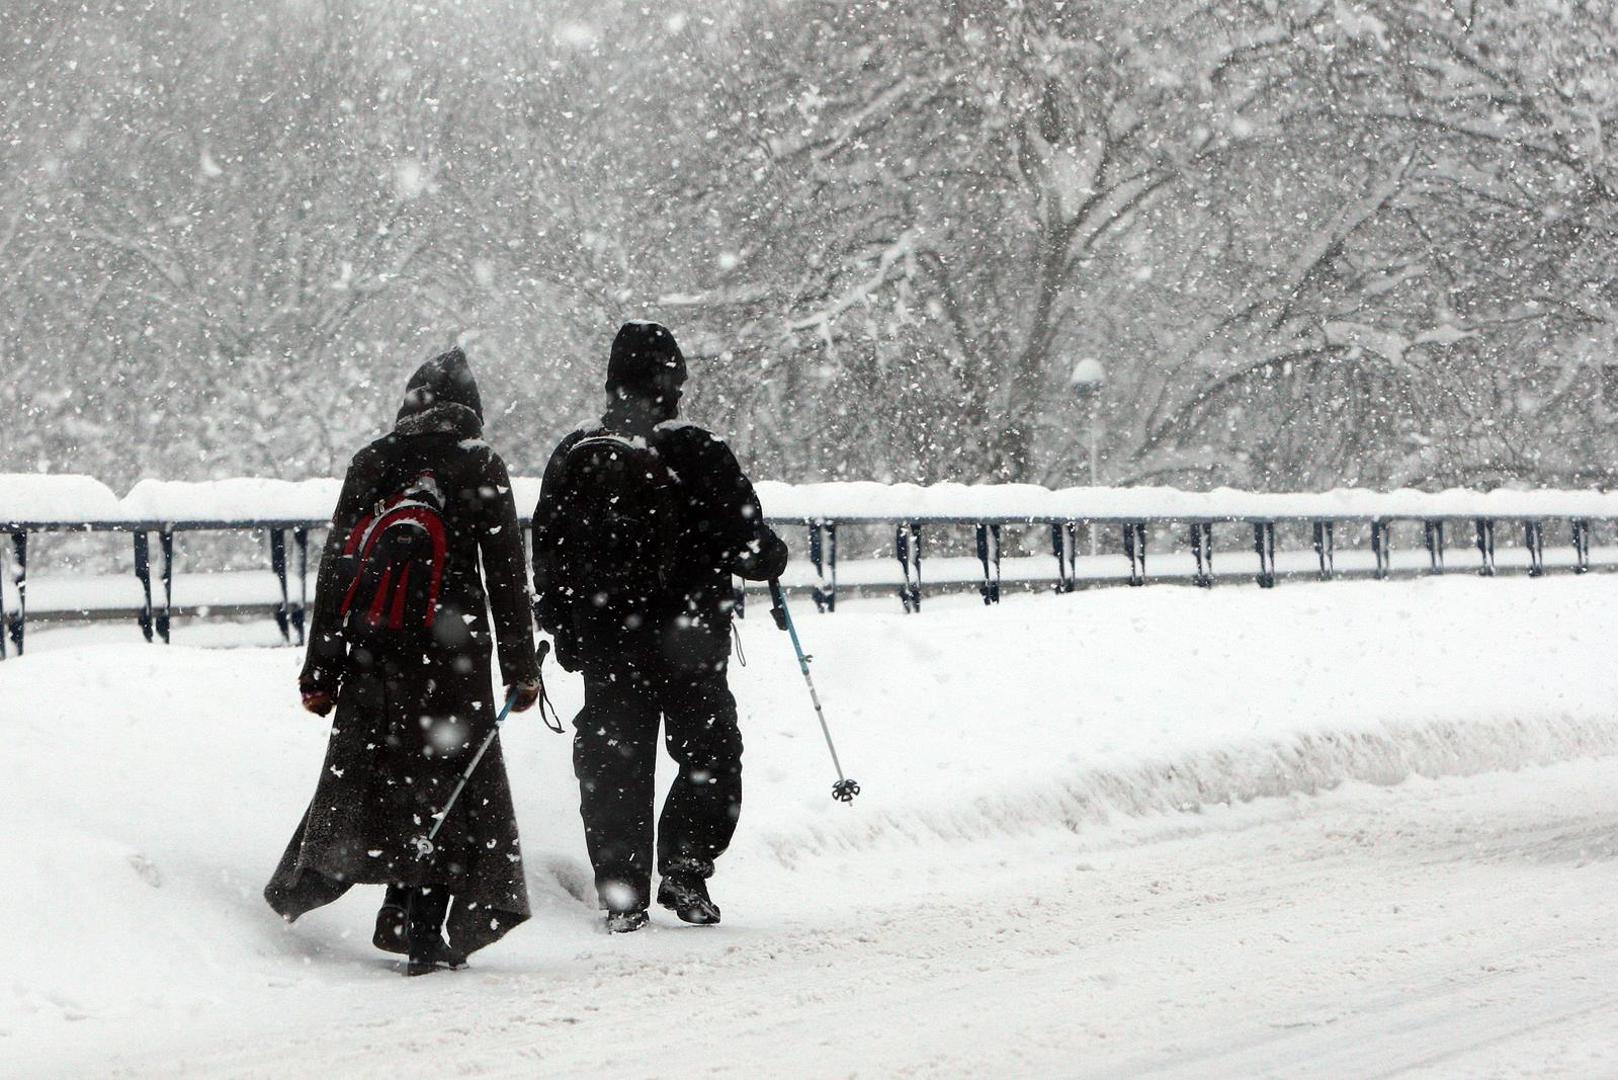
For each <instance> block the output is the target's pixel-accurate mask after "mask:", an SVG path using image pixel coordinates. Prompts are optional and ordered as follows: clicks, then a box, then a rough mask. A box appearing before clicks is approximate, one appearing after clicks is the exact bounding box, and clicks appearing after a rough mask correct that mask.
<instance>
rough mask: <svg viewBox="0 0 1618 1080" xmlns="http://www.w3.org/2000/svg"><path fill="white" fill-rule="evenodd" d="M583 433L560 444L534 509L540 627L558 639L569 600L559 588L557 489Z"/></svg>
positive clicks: (548, 466)
mask: <svg viewBox="0 0 1618 1080" xmlns="http://www.w3.org/2000/svg"><path fill="white" fill-rule="evenodd" d="M581 435H582V433H581V432H574V433H573V434H571V435H569V436H568V437H567V438H565V439H563V440H562V441H561V442H560V443H558V444H557V447H556V449H555V450H554V451H553V452H552V453H551V460H550V461H549V462H548V463H547V464H546V466H545V475H544V478H543V479H542V480H541V481H540V489H539V503H538V504H537V505H536V506H535V507H534V519H533V520H534V526H533V527H534V595H535V596H536V597H537V598H538V604H537V605H536V609H537V611H538V612H539V627H540V629H541V630H544V631H545V632H546V633H547V634H551V635H553V636H554V635H556V634H558V633H560V632H561V631H563V630H564V629H566V627H567V620H568V618H569V615H568V610H569V609H568V604H567V598H566V597H565V596H563V595H562V590H561V588H560V586H559V585H558V584H557V581H558V575H557V569H558V567H557V554H556V544H555V539H556V524H557V514H558V509H559V508H558V506H557V495H556V492H557V485H558V482H559V481H560V479H561V476H562V467H563V465H564V463H565V462H566V461H567V455H568V452H569V451H570V450H572V449H573V444H574V443H576V442H578V441H579V439H580V437H581Z"/></svg>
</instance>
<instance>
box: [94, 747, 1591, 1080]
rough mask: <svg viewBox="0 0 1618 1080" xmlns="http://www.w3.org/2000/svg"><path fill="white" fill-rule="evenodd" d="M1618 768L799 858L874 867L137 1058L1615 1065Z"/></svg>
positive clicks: (177, 1066)
mask: <svg viewBox="0 0 1618 1080" xmlns="http://www.w3.org/2000/svg"><path fill="white" fill-rule="evenodd" d="M1613 791H1618V761H1613V760H1604V761H1601V762H1589V763H1580V764H1576V765H1564V766H1551V767H1547V768H1542V769H1536V770H1529V771H1524V772H1520V773H1512V774H1491V775H1487V776H1482V777H1474V778H1471V779H1465V780H1445V781H1437V782H1433V781H1419V780H1418V781H1413V782H1410V783H1408V784H1405V785H1401V786H1400V787H1398V788H1394V789H1381V788H1371V787H1366V786H1355V787H1354V788H1353V789H1352V790H1349V791H1346V792H1339V793H1335V794H1332V795H1327V796H1322V797H1316V798H1313V799H1306V798H1300V799H1297V800H1273V801H1269V802H1268V803H1267V804H1265V805H1262V806H1249V807H1245V808H1237V809H1222V810H1217V811H1211V812H1209V813H1207V814H1205V815H1203V818H1204V819H1205V820H1201V821H1198V822H1197V823H1196V824H1195V826H1194V827H1193V828H1192V829H1191V834H1190V835H1188V836H1183V837H1179V838H1176V837H1175V836H1174V835H1173V834H1174V833H1175V832H1177V831H1185V830H1186V829H1187V827H1186V826H1183V825H1181V824H1179V823H1175V822H1172V821H1164V820H1159V821H1156V822H1153V823H1151V824H1150V825H1147V826H1144V827H1141V828H1140V829H1139V830H1131V831H1138V835H1134V836H1116V837H1114V838H1112V839H1113V843H1112V844H1109V846H1108V847H1106V848H1105V849H1102V850H1091V849H1087V847H1086V845H1084V844H1082V843H1080V842H1078V841H1077V840H1076V839H1075V838H1074V837H1073V836H1071V835H1070V834H1066V833H1062V834H1050V833H1047V834H1042V835H1039V836H1037V837H1029V838H1024V839H1023V840H1022V841H1020V842H1017V843H1015V844H1011V845H1006V844H994V845H990V844H981V845H974V846H973V847H972V849H971V850H969V851H954V852H950V853H949V855H950V857H949V858H948V859H942V860H931V861H929V863H928V865H927V866H926V867H925V872H924V873H923V875H922V877H921V879H920V880H912V881H910V882H900V883H894V885H892V886H889V887H882V886H881V882H882V866H881V863H883V862H885V861H887V859H888V858H890V857H891V853H882V855H881V856H880V857H879V856H877V855H871V856H865V857H862V858H861V859H857V860H853V861H847V860H839V859H835V858H825V859H815V860H810V861H808V862H806V863H805V864H804V865H802V866H800V867H799V869H798V871H797V874H798V875H826V876H831V877H834V878H838V879H843V880H855V881H860V882H863V883H865V884H864V885H863V886H862V887H860V888H856V889H854V890H853V891H852V892H851V893H850V895H848V896H846V897H844V898H843V900H842V901H841V902H826V903H823V904H820V905H816V906H817V910H815V911H813V912H812V913H807V914H806V913H804V912H802V911H799V910H796V908H797V906H798V905H797V904H796V902H794V901H793V900H792V899H791V898H789V897H784V896H779V895H778V896H775V897H774V898H773V899H772V898H771V897H770V896H766V895H760V893H761V892H762V890H749V891H746V892H733V893H732V895H730V896H728V897H727V899H730V900H731V902H732V904H733V909H735V910H736V912H737V913H736V916H735V917H734V918H733V919H732V921H731V922H730V923H729V924H727V925H726V926H724V927H721V928H716V929H713V930H697V929H691V930H687V929H676V928H674V927H672V926H669V925H668V924H667V923H666V921H665V926H664V927H663V928H660V929H658V930H657V931H655V932H653V933H651V934H648V935H646V936H645V937H641V938H635V939H622V940H620V939H607V938H605V937H604V936H603V937H600V938H598V939H594V940H590V941H588V942H587V943H586V944H585V947H583V948H578V945H579V942H578V939H577V936H576V935H569V940H568V941H567V942H566V943H565V944H563V943H549V944H547V943H546V942H543V941H539V940H534V939H535V938H536V937H537V936H538V935H536V934H529V935H528V938H527V939H526V940H524V941H523V942H522V944H521V946H520V947H519V946H517V942H516V940H515V939H514V941H513V943H512V944H513V947H514V949H513V951H511V952H508V954H507V955H505V956H502V957H501V958H500V960H499V961H498V962H495V961H494V960H493V958H492V957H491V960H490V961H489V962H488V963H486V964H484V965H480V967H479V969H478V970H477V971H468V972H466V973H463V974H460V975H455V976H449V977H445V978H444V979H442V980H436V981H435V984H434V985H432V986H430V987H428V986H423V985H419V984H414V985H411V986H410V990H411V991H412V993H409V994H404V993H400V992H399V989H398V988H397V987H396V986H393V985H390V984H387V983H375V984H372V985H369V986H366V985H359V984H355V985H351V986H349V987H346V988H345V992H344V993H342V994H341V995H340V996H339V997H338V998H337V999H336V1000H326V1001H324V1002H322V1003H320V1006H319V1008H318V1010H316V1009H306V1008H305V1007H303V1006H307V1005H309V1004H312V1003H309V1002H301V1003H299V1004H298V1006H295V1007H294V1011H293V1012H292V1013H291V1015H287V1014H285V1013H283V1012H281V1011H280V1010H279V1009H278V1010H277V1011H276V1012H275V1013H274V1014H270V1015H260V1016H258V1017H253V1018H246V1019H238V1020H235V1021H231V1022H230V1023H229V1027H230V1028H231V1029H232V1030H231V1031H230V1033H229V1035H228V1036H226V1037H219V1035H218V1034H217V1033H214V1032H211V1031H208V1030H206V1029H205V1030H204V1031H201V1032H198V1033H197V1037H194V1038H193V1037H182V1038H180V1039H179V1041H178V1045H174V1046H165V1047H163V1048H162V1049H159V1050H156V1051H155V1052H148V1053H145V1054H138V1055H132V1056H129V1057H123V1058H122V1059H121V1060H122V1064H124V1065H125V1066H127V1067H128V1068H129V1070H130V1071H131V1072H133V1073H135V1074H141V1075H146V1074H153V1075H155V1074H174V1073H178V1072H181V1071H185V1072H191V1073H196V1074H222V1075H254V1076H291V1075H309V1074H312V1073H314V1072H316V1071H320V1072H323V1073H327V1074H329V1075H343V1076H356V1075H379V1076H381V1075H395V1076H424V1077H425V1076H435V1075H443V1074H444V1073H445V1072H449V1073H452V1074H462V1075H489V1076H511V1077H519V1076H534V1075H539V1074H544V1075H612V1076H670V1075H709V1074H716V1075H736V1076H747V1075H764V1074H770V1073H774V1074H777V1075H808V1076H852V1075H862V1076H892V1075H918V1076H937V1075H952V1076H955V1075H958V1076H984V1075H997V1076H1010V1075H1053V1076H1054V1075H1062V1076H1125V1075H1127V1076H1166V1077H1181V1076H1185V1077H1190V1076H1268V1075H1313V1076H1337V1077H1341V1076H1357V1077H1370V1076H1385V1075H1386V1076H1391V1075H1406V1076H1408V1075H1422V1071H1421V1070H1423V1069H1428V1070H1431V1075H1434V1076H1440V1075H1441V1076H1457V1075H1515V1074H1519V1073H1520V1074H1523V1075H1547V1074H1555V1073H1558V1072H1560V1073H1562V1074H1565V1075H1575V1076H1589V1075H1600V1074H1608V1075H1610V1074H1611V1073H1612V1071H1613V1070H1614V1069H1618V1033H1615V1030H1614V1028H1615V1021H1618V985H1615V983H1614V981H1613V978H1612V972H1613V971H1614V969H1615V967H1618V926H1614V923H1613V919H1612V915H1613V910H1614V906H1615V902H1614V901H1613V899H1612V897H1613V896H1614V895H1618V861H1615V860H1618V805H1615V800H1614V798H1613V796H1612V794H1611V793H1612V792H1613ZM1153 834H1156V835H1155V836H1154V835H1153ZM907 871H908V872H910V873H912V874H915V873H917V872H918V867H917V866H916V864H915V862H914V860H912V861H911V863H910V865H909V866H907ZM780 884H781V885H784V886H785V887H787V888H790V882H782V883H780ZM873 885H875V886H877V887H878V889H880V891H881V892H882V893H883V894H884V895H882V896H881V897H880V899H879V902H878V903H874V904H873V903H872V902H871V900H872V897H870V896H869V895H867V893H868V892H870V891H877V890H876V889H873V888H872V886H873ZM934 890H936V892H935V891H934ZM929 894H930V895H929ZM772 909H773V910H775V911H778V912H780V914H781V917H782V921H781V924H780V925H778V926H770V925H768V916H769V914H770V911H771V910H772ZM530 964H531V965H532V966H531V967H530V968H529V971H528V972H525V973H520V974H519V973H517V971H516V969H518V968H521V967H524V966H528V965H530ZM496 969H498V970H496ZM363 981H364V982H369V980H363ZM399 981H401V982H402V981H403V980H399ZM390 982H391V980H390ZM367 999H369V1000H367ZM407 1002H409V1003H407ZM284 1004H291V1003H284ZM210 1036H211V1037H210ZM98 1060H103V1061H104V1059H98ZM71 1061H72V1056H71V1055H69V1056H68V1057H66V1058H64V1059H63V1064H67V1063H69V1062H71ZM85 1063H86V1064H88V1063H89V1060H86V1061H85ZM69 1071H71V1070H69Z"/></svg>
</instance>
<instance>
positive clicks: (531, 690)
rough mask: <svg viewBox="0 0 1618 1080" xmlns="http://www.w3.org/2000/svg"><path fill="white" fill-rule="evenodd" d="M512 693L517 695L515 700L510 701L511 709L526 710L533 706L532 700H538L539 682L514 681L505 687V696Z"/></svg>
mask: <svg viewBox="0 0 1618 1080" xmlns="http://www.w3.org/2000/svg"><path fill="white" fill-rule="evenodd" d="M513 694H516V695H517V700H516V701H513V702H512V703H511V711H512V712H527V711H528V710H529V709H532V708H533V707H534V702H536V701H538V700H539V684H538V683H537V682H531V683H516V684H515V685H512V686H508V687H506V697H508V698H509V697H511V695H513Z"/></svg>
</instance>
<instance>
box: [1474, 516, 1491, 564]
mask: <svg viewBox="0 0 1618 1080" xmlns="http://www.w3.org/2000/svg"><path fill="white" fill-rule="evenodd" d="M1476 524H1477V531H1478V560H1479V563H1480V565H1479V566H1478V576H1479V577H1493V576H1494V519H1493V518H1478V519H1477V522H1476Z"/></svg>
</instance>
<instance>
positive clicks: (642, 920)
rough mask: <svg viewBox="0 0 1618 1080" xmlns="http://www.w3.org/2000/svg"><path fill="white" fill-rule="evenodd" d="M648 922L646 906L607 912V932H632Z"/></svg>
mask: <svg viewBox="0 0 1618 1080" xmlns="http://www.w3.org/2000/svg"><path fill="white" fill-rule="evenodd" d="M646 923H647V916H646V909H645V908H631V909H630V910H628V911H609V912H607V933H609V934H632V933H634V932H635V931H636V930H639V929H640V928H641V927H643V926H645V925H646Z"/></svg>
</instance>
